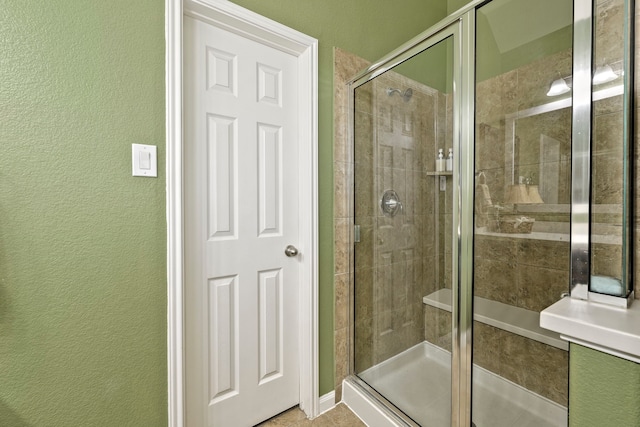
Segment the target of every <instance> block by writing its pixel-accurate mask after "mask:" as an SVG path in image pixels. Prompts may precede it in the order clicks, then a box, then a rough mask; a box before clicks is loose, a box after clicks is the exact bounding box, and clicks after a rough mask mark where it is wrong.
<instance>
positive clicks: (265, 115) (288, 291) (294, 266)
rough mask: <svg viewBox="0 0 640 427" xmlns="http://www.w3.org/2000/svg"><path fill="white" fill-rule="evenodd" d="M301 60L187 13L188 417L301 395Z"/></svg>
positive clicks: (258, 414)
mask: <svg viewBox="0 0 640 427" xmlns="http://www.w3.org/2000/svg"><path fill="white" fill-rule="evenodd" d="M297 72H298V71H297V63H296V59H295V58H294V57H293V56H291V55H289V54H286V53H283V52H281V51H279V50H276V49H273V48H270V47H267V46H265V45H263V44H260V43H258V42H254V41H251V40H248V39H246V38H242V37H240V36H238V35H235V34H232V33H230V32H227V31H226V30H223V29H221V28H217V27H215V26H212V25H210V24H207V23H205V22H202V21H200V20H197V19H193V18H190V17H185V20H184V187H185V188H184V192H185V200H184V206H185V212H184V218H185V337H186V344H185V345H186V348H185V362H186V363H185V366H186V387H185V391H186V393H185V401H186V402H185V403H186V421H187V427H198V426H215V427H225V426H233V427H241V426H251V425H254V424H256V423H258V422H260V421H263V420H265V419H267V418H269V417H271V416H273V415H275V414H277V413H279V412H281V411H283V410H285V409H288V408H289V407H291V406H294V405H296V404H297V403H298V400H299V366H298V363H299V344H298V295H299V286H300V284H299V283H298V277H299V274H298V268H299V265H298V264H299V256H293V257H288V256H286V255H285V253H284V250H285V248H286V247H287V246H288V245H294V246H296V245H298V233H299V230H298V215H299V213H298V212H299V207H298V194H299V193H298V179H297V178H298V174H299V171H298V165H297V162H298V151H297V150H298V147H297V143H298V141H297V129H298V125H297V120H298V112H297V111H298V106H297V105H296V103H297V96H296V90H297V84H298V76H297Z"/></svg>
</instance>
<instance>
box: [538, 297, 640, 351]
mask: <svg viewBox="0 0 640 427" xmlns="http://www.w3.org/2000/svg"><path fill="white" fill-rule="evenodd" d="M540 326H541V327H543V328H545V329H548V330H551V331H554V332H557V333H559V334H560V336H561V337H562V338H563V339H566V340H567V341H569V342H574V343H576V344H580V345H583V346H586V347H590V348H593V349H595V350H598V351H602V352H605V353H608V354H611V355H614V356H617V357H622V358H624V359H627V360H631V361H633V362H636V363H640V302H637V301H636V302H635V304H632V305H631V307H629V308H627V309H624V308H618V307H613V306H609V305H603V304H599V303H595V302H592V301H583V300H579V299H575V298H570V297H566V298H562V299H561V300H560V301H558V302H556V303H555V304H553V305H552V306H550V307H548V308H546V309H545V310H543V311H542V312H541V313H540Z"/></svg>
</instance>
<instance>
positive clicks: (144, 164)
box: [138, 151, 151, 170]
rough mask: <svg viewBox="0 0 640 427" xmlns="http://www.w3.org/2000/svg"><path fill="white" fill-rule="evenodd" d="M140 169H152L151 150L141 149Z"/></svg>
mask: <svg viewBox="0 0 640 427" xmlns="http://www.w3.org/2000/svg"><path fill="white" fill-rule="evenodd" d="M138 154H140V169H144V170H149V169H151V153H149V151H140V152H139V153H138Z"/></svg>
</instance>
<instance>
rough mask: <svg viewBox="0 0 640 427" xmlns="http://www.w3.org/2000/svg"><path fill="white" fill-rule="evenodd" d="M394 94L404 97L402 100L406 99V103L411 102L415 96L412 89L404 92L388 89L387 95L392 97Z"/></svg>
mask: <svg viewBox="0 0 640 427" xmlns="http://www.w3.org/2000/svg"><path fill="white" fill-rule="evenodd" d="M394 93H397V94H398V95H400V96H401V97H402V99H404V102H409V100H410V99H411V97H412V96H413V90H412V89H411V88H407V89H406V90H405V91H404V92H403V91H401V90H400V89H395V88H392V87H390V88H387V95H388V96H391V95H393V94H394Z"/></svg>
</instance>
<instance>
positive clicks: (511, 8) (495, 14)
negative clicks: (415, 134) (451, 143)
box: [472, 0, 573, 426]
mask: <svg viewBox="0 0 640 427" xmlns="http://www.w3.org/2000/svg"><path fill="white" fill-rule="evenodd" d="M550 10H552V11H553V13H549V11H550ZM476 18H477V22H476V31H477V34H476V40H477V42H476V49H477V51H476V101H475V102H476V129H475V132H476V135H475V173H476V183H475V210H474V214H475V234H474V278H473V281H474V283H473V289H474V323H473V334H474V335H473V336H474V339H473V361H474V365H473V394H472V416H473V421H474V422H475V424H476V425H478V426H485V425H490V426H503V425H504V426H512V425H535V426H560V425H566V423H567V410H566V408H567V404H568V402H567V397H568V351H567V350H568V349H567V344H566V342H564V341H563V340H561V339H560V338H559V336H557V334H554V333H551V332H548V331H545V330H543V329H541V328H540V327H539V326H538V325H539V313H540V311H542V310H543V309H545V308H546V307H548V306H549V305H551V304H553V303H554V302H556V301H557V300H558V299H559V298H560V296H561V294H562V293H563V292H567V291H568V290H569V289H568V288H569V254H570V250H569V249H570V248H569V233H570V222H569V221H570V202H571V200H570V197H571V186H570V185H571V175H570V173H571V98H570V96H571V84H572V81H571V70H572V20H573V17H572V1H571V0H544V1H539V2H538V1H536V2H531V1H528V0H494V1H492V2H491V3H488V4H486V5H485V6H483V7H481V8H479V9H477V14H476Z"/></svg>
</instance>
